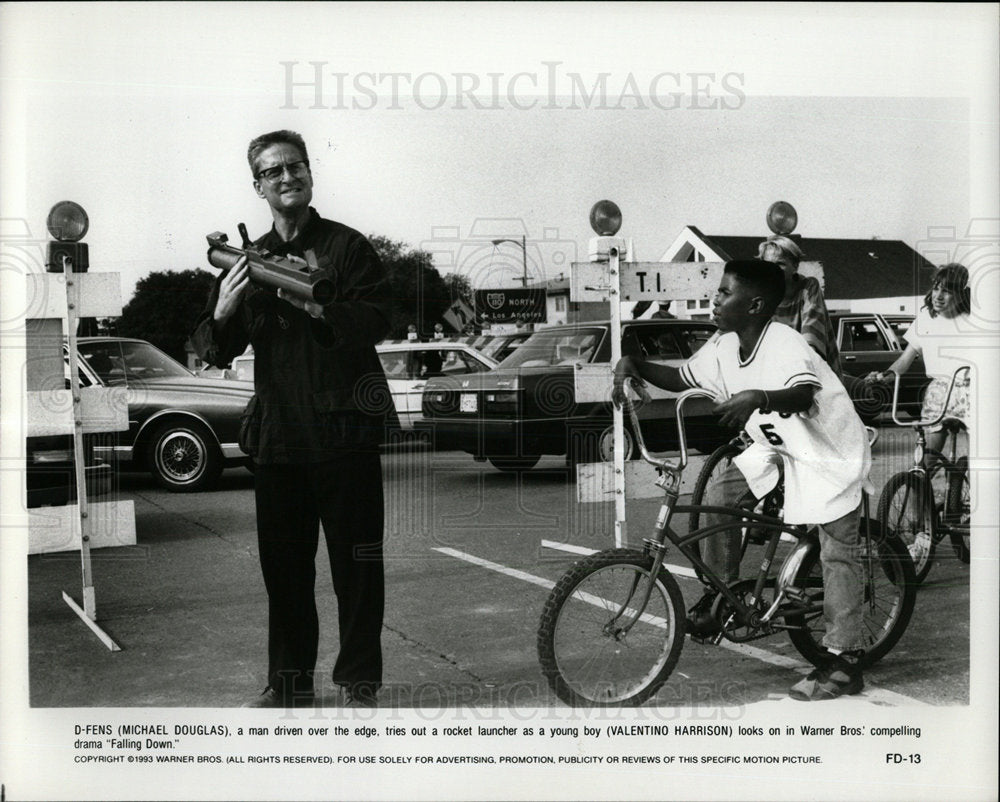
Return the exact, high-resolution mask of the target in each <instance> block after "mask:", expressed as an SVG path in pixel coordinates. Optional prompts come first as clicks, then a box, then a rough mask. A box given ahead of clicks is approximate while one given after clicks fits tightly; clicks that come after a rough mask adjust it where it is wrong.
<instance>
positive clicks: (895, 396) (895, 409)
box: [886, 365, 970, 429]
mask: <svg viewBox="0 0 1000 802" xmlns="http://www.w3.org/2000/svg"><path fill="white" fill-rule="evenodd" d="M969 371H970V368H969V366H968V365H962V366H961V367H960V368H957V369H956V370H955V372H954V373H953V374H951V382H950V383H949V385H948V394H947V395H946V396H945V397H944V404H942V405H941V414H940V415H938V416H937V417H936V418H935V419H934V420H915V421H901V420H900V419H899V383H900V379H901V378H902V377H901V376H900V375H899V374H898V373H896V371H894V370H893V371H886V372H887V373H892V374H893V375H894V376H895V377H896V379H895V381H894V382H893V384H892V420H893V422H894V423H895V424H896V425H897V426H909V427H910V428H914V429H915V428H918V427H922V426H936V425H937V424H939V423H940V422H941V421H943V420H944V419H945V417H946V414H947V412H948V402H949V401H951V393H952V391H953V390H954V389H955V382H956V381H957V380H958V374H959V373H965V374H966V376H968V374H969Z"/></svg>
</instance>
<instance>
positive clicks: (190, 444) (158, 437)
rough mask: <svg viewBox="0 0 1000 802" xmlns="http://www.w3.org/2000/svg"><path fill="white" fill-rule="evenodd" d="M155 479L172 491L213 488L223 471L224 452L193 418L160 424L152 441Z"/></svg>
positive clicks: (150, 460) (152, 466)
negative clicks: (191, 419) (220, 450)
mask: <svg viewBox="0 0 1000 802" xmlns="http://www.w3.org/2000/svg"><path fill="white" fill-rule="evenodd" d="M147 464H148V465H149V469H150V472H151V473H152V474H153V478H154V479H156V481H157V482H158V483H159V484H160V485H161V486H162V487H165V488H166V489H167V490H169V491H171V492H173V493H194V492H198V491H200V490H208V489H209V488H211V487H212V486H213V485H214V484H215V483H216V481H217V480H218V478H219V475H220V474H221V473H222V454H221V453H220V452H219V447H218V446H217V445H216V444H215V438H214V437H212V434H211V432H209V430H208V429H207V428H206V427H205V426H203V425H201V424H200V423H196V422H194V421H177V422H174V423H167V424H164V425H162V426H160V427H159V428H158V429H157V430H156V431H155V432H153V435H152V437H151V438H150V441H149V454H148V462H147Z"/></svg>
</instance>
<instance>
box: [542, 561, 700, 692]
mask: <svg viewBox="0 0 1000 802" xmlns="http://www.w3.org/2000/svg"><path fill="white" fill-rule="evenodd" d="M652 568H653V558H652V557H651V556H649V555H647V554H644V553H643V552H641V551H637V550H635V549H609V550H607V551H601V552H598V553H597V554H594V555H591V556H590V557H587V558H585V559H583V560H580V561H579V562H577V563H576V564H575V565H574V566H573V567H572V568H571V569H570V570H569V571H567V572H566V574H565V575H564V576H563V577H562V579H560V580H559V582H558V583H557V584H556V586H555V587H554V588H553V589H552V593H551V594H550V595H549V598H548V601H546V603H545V609H544V610H543V611H542V618H541V621H540V622H539V626H538V658H539V661H540V662H541V666H542V672H543V673H544V674H545V677H546V679H547V680H548V682H549V685H550V687H551V688H552V689H553V690H554V691H555V692H556V695H557V696H558V697H559V698H560V699H562V700H563V701H564V702H566V703H567V704H569V705H573V706H580V707H603V706H625V705H639V704H642V703H643V702H645V701H647V700H648V699H650V698H651V697H652V696H653V695H654V694H655V693H656V692H657V691H658V690H659V689H660V687H661V686H662V685H663V683H664V682H666V680H667V677H669V676H670V672H671V671H673V668H674V666H675V665H676V664H677V660H678V658H679V657H680V652H681V648H682V647H683V645H684V599H683V597H682V596H681V592H680V588H678V587H677V581H676V580H675V579H674V578H673V576H672V575H671V574H670V572H669V571H667V570H666V569H662V568H661V569H660V571H659V572H658V574H657V576H656V577H655V578H654V577H652V574H651V572H652ZM650 583H652V588H651V592H650V596H649V602H648V603H647V604H646V607H645V608H644V610H643V612H642V615H641V616H640V617H639V620H638V621H636V622H635V624H634V625H633V626H632V627H631V628H630V629H628V630H627V631H622V627H623V626H625V625H626V624H627V622H628V621H630V620H631V619H632V617H633V615H635V613H636V611H637V607H636V605H638V604H640V603H641V602H642V599H643V597H644V596H645V593H646V590H647V588H649V587H650Z"/></svg>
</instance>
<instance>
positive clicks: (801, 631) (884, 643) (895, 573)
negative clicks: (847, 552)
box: [788, 530, 917, 666]
mask: <svg viewBox="0 0 1000 802" xmlns="http://www.w3.org/2000/svg"><path fill="white" fill-rule="evenodd" d="M883 534H884V537H883V538H881V539H876V538H866V537H864V536H862V537H861V542H860V548H859V560H860V562H861V570H862V582H863V585H864V598H863V602H862V604H863V608H862V632H861V635H862V640H863V643H864V645H863V648H864V651H865V653H864V657H862V659H861V664H862V665H863V666H869V665H872V664H873V663H875V662H877V661H878V660H881V659H882V658H883V657H884V656H885V655H886V654H888V652H889V650H890V649H892V647H893V646H895V645H896V643H897V641H899V639H900V638H901V637H902V636H903V633H904V632H905V631H906V627H907V625H908V624H909V623H910V617H911V616H912V615H913V605H914V602H915V601H916V597H917V589H916V578H915V576H914V571H913V561H912V560H911V559H910V556H909V554H908V553H907V550H906V547H905V546H904V545H903V544H902V543H901V542H900V540H899V538H897V537H894V536H893V535H891V534H886V533H885V532H884V530H883ZM795 586H796V587H797V588H800V589H802V590H804V591H805V593H806V595H807V596H808V597H809V599H810V601H811V602H812V604H813V606H817V607H818V606H820V605H821V604H822V602H823V569H822V564H821V562H820V550H819V549H813V550H811V551H810V552H809V554H808V555H806V557H805V559H804V560H803V561H802V565H801V566H800V567H799V570H798V572H797V574H796V576H795ZM788 623H789V624H792V625H793V626H796V627H797V629H791V630H789V631H788V636H789V638H791V641H792V643H793V644H794V645H795V648H796V649H798V651H799V654H801V655H802V656H803V657H804V658H806V660H808V661H809V662H810V663H812V664H813V665H816V666H819V665H822V663H823V662H824V661H825V660H826V659H828V658H829V653H828V652H827V651H826V649H825V648H824V646H823V635H824V634H825V633H826V618H825V616H824V614H823V613H822V612H819V611H817V612H814V613H811V614H809V615H803V616H796V617H794V618H789V619H788Z"/></svg>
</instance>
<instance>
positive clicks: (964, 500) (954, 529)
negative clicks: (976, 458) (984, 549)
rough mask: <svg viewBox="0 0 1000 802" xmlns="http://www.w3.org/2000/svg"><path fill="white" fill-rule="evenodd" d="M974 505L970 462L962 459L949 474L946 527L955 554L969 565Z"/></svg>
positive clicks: (945, 510)
mask: <svg viewBox="0 0 1000 802" xmlns="http://www.w3.org/2000/svg"><path fill="white" fill-rule="evenodd" d="M971 509H972V504H971V495H970V492H969V460H968V458H966V457H961V458H960V459H959V460H958V461H957V462H956V463H955V467H954V468H952V469H951V471H949V473H948V501H947V502H946V504H945V508H944V515H945V526H947V528H948V533H949V536H950V537H951V545H952V547H953V548H954V549H955V554H956V555H957V556H958V559H959V560H961V561H962V562H963V563H965V564H968V563H969V559H970V557H971V552H970V549H969V527H970V526H971V525H972V514H971Z"/></svg>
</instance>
